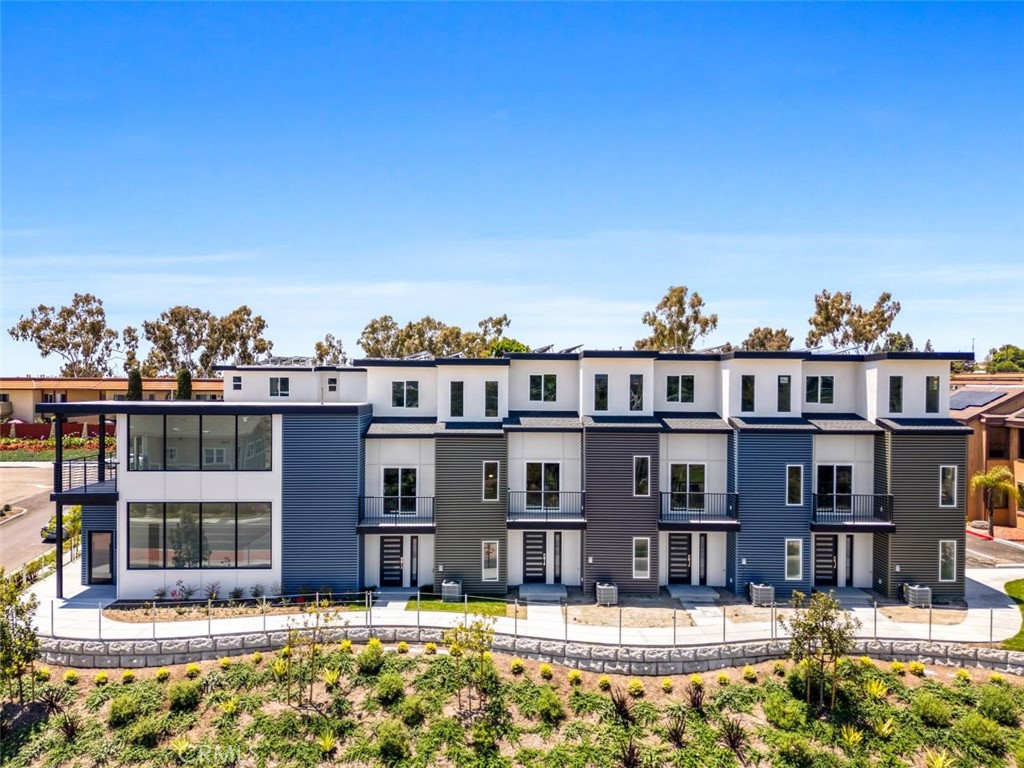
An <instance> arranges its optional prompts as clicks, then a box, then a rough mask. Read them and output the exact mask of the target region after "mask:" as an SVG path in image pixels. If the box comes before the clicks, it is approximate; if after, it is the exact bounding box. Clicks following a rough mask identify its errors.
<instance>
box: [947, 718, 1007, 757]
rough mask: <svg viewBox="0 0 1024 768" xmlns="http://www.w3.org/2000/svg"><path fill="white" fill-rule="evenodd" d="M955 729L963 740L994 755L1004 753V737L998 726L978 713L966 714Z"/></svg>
mask: <svg viewBox="0 0 1024 768" xmlns="http://www.w3.org/2000/svg"><path fill="white" fill-rule="evenodd" d="M956 728H957V730H958V731H959V732H960V734H961V735H962V736H963V737H964V738H965V739H967V740H968V741H971V742H974V743H975V744H977V745H978V746H979V747H981V748H982V749H985V750H988V751H989V752H991V753H992V754H994V755H1001V754H1003V753H1004V752H1005V751H1006V736H1005V734H1004V733H1003V732H1002V730H1001V729H1000V728H999V724H998V723H997V722H996V721H995V720H990V719H989V718H987V717H985V716H984V715H982V714H979V713H978V712H968V713H967V714H966V715H964V716H963V718H961V720H960V722H959V723H957V727H956Z"/></svg>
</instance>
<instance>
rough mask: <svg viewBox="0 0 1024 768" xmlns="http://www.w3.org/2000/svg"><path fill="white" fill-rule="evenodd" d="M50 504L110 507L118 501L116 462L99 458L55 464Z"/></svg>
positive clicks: (71, 460)
mask: <svg viewBox="0 0 1024 768" xmlns="http://www.w3.org/2000/svg"><path fill="white" fill-rule="evenodd" d="M50 500H51V501H60V502H61V503H63V504H90V503H91V504H110V503H113V502H116V501H117V462H115V461H108V460H104V461H102V462H101V461H100V460H99V458H98V457H96V458H84V459H70V460H68V461H62V462H59V463H58V462H54V465H53V493H51V494H50Z"/></svg>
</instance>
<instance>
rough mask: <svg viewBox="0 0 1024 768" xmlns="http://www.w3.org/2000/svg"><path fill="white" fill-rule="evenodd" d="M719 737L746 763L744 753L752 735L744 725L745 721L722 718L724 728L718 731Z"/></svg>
mask: <svg viewBox="0 0 1024 768" xmlns="http://www.w3.org/2000/svg"><path fill="white" fill-rule="evenodd" d="M718 738H719V739H720V740H721V741H722V743H723V744H725V746H727V747H728V748H729V749H730V750H732V753H733V754H734V755H736V757H737V759H739V761H740V762H741V763H745V762H746V760H745V759H744V754H745V753H746V751H747V744H748V743H749V741H750V735H749V734H748V733H747V729H746V728H744V727H743V723H741V722H740V721H739V719H733V718H728V717H727V718H725V719H723V720H722V729H721V731H719V733H718Z"/></svg>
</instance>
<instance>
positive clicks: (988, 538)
mask: <svg viewBox="0 0 1024 768" xmlns="http://www.w3.org/2000/svg"><path fill="white" fill-rule="evenodd" d="M965 530H966V532H967V534H968V535H970V536H974V537H976V538H979V539H984V540H985V541H995V536H989V535H988V534H987V533H976V532H974V531H972V530H971V529H970V528H966V529H965Z"/></svg>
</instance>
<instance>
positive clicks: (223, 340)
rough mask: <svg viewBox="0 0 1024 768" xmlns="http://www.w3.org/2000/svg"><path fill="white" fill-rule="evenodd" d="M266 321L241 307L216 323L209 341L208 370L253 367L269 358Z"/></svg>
mask: <svg viewBox="0 0 1024 768" xmlns="http://www.w3.org/2000/svg"><path fill="white" fill-rule="evenodd" d="M266 330H267V321H266V320H264V319H263V316H262V315H253V313H252V310H251V309H249V307H248V306H246V305H245V304H243V305H242V306H240V307H238V308H237V309H234V310H232V311H231V312H229V313H228V314H226V315H224V316H223V317H221V318H219V319H218V320H217V323H216V325H215V326H214V334H213V336H212V338H211V345H210V347H211V350H210V354H211V355H212V357H213V360H212V362H211V363H210V365H211V366H213V365H215V364H217V363H231V364H233V365H253V364H254V363H256V362H259V360H260V359H262V358H263V357H265V356H266V355H268V354H270V350H271V349H272V348H273V346H274V344H273V342H271V341H269V340H268V339H266V338H264V333H265V332H266Z"/></svg>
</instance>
